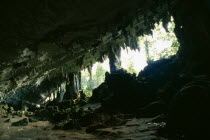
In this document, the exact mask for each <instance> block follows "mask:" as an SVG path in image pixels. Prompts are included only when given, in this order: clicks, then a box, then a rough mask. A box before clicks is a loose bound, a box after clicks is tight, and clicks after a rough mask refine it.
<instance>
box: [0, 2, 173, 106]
mask: <svg viewBox="0 0 210 140" xmlns="http://www.w3.org/2000/svg"><path fill="white" fill-rule="evenodd" d="M169 5H170V4H168V3H165V2H164V1H152V0H147V1H143V0H140V1H139V0H132V1H121V0H115V1H112V0H108V1H96V0H92V1H84V0H82V1H75V0H69V1H59V2H58V1H49V0H45V1H38V0H34V1H30V2H29V1H26V0H23V1H21V2H14V3H11V2H9V1H6V2H4V3H2V4H1V6H0V9H1V12H0V13H1V14H0V17H1V24H0V30H1V33H0V38H1V40H0V48H1V51H0V73H1V77H0V97H1V98H2V99H4V100H6V102H8V103H10V104H19V105H20V101H21V100H23V98H24V101H25V102H30V103H31V104H39V103H43V102H44V101H41V100H39V99H40V97H39V96H41V97H42V99H43V100H45V99H46V98H47V97H49V96H50V94H52V93H56V92H62V94H63V92H65V87H64V85H65V82H66V75H68V73H71V72H78V71H79V70H80V69H81V68H84V67H88V66H91V65H92V64H93V63H94V62H95V61H103V59H104V56H105V55H108V54H109V52H110V46H111V48H113V49H114V46H125V45H127V46H131V48H133V49H135V48H136V47H137V38H136V37H137V36H136V35H142V34H143V33H150V32H151V29H152V28H153V27H154V23H155V22H158V21H160V20H161V19H164V21H167V20H166V19H167V18H168V17H170V16H169V14H167V10H168V8H169ZM168 19H169V18H168ZM61 73H62V74H61ZM51 81H52V82H51ZM46 83H47V85H48V87H49V88H48V89H47V90H46V89H44V90H42V89H43V87H44V85H46ZM40 91H41V93H40ZM28 95H30V96H31V98H33V99H28V97H27V96H28ZM25 97H26V98H25Z"/></svg>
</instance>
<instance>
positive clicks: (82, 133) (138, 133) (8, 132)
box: [0, 116, 165, 140]
mask: <svg viewBox="0 0 210 140" xmlns="http://www.w3.org/2000/svg"><path fill="white" fill-rule="evenodd" d="M25 118H27V117H26V116H22V117H19V116H14V117H12V118H11V119H10V121H9V122H7V120H8V118H4V117H2V116H1V121H0V126H1V127H0V139H1V140H59V139H62V140H63V139H64V140H70V139H71V140H86V139H87V140H92V139H94V140H95V139H96V140H97V139H105V140H109V139H110V140H111V139H120V140H123V139H124V140H134V139H136V140H139V139H141V140H154V139H157V140H164V138H161V137H159V136H158V135H157V129H159V128H160V127H163V126H164V125H165V123H163V122H161V123H156V122H154V121H153V120H155V119H156V118H136V117H134V118H129V119H125V120H123V121H125V124H123V125H118V126H113V127H107V128H99V129H96V130H95V131H94V132H93V133H87V132H86V129H87V128H86V127H82V128H80V129H76V130H61V129H54V125H53V124H51V123H50V122H49V121H37V122H29V123H28V124H27V126H12V123H14V122H18V121H20V120H23V119H25Z"/></svg>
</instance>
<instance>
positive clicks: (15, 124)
mask: <svg viewBox="0 0 210 140" xmlns="http://www.w3.org/2000/svg"><path fill="white" fill-rule="evenodd" d="M27 125H28V118H24V119H22V120H20V121H17V122H14V123H12V126H27Z"/></svg>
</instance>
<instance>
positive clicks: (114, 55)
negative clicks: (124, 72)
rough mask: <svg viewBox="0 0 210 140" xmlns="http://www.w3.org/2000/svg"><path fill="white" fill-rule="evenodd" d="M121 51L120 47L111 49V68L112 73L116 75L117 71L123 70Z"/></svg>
mask: <svg viewBox="0 0 210 140" xmlns="http://www.w3.org/2000/svg"><path fill="white" fill-rule="evenodd" d="M120 57H121V49H120V47H119V46H115V47H110V49H109V66H110V72H111V73H114V72H116V71H117V70H119V69H121V61H120Z"/></svg>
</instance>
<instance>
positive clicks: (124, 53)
mask: <svg viewBox="0 0 210 140" xmlns="http://www.w3.org/2000/svg"><path fill="white" fill-rule="evenodd" d="M171 21H172V22H170V23H169V24H168V32H167V31H166V30H165V29H164V28H163V25H162V22H160V23H159V24H155V29H154V30H153V35H144V36H141V37H139V40H138V45H139V46H138V47H139V48H140V49H139V50H131V49H130V48H129V47H127V48H126V49H122V50H121V67H122V68H123V69H125V70H127V71H128V72H129V73H136V74H137V75H138V73H139V72H140V71H141V70H143V69H144V68H145V67H146V66H147V65H148V64H149V63H152V62H153V61H157V60H160V59H167V58H170V57H171V56H173V55H175V54H176V53H177V51H178V49H179V43H178V41H177V38H176V36H175V34H174V32H173V31H174V28H175V24H174V22H173V18H172V19H171ZM107 71H108V72H109V71H110V70H109V60H108V58H107V59H106V60H105V61H104V62H103V63H98V62H97V63H95V64H94V65H93V67H92V76H90V72H88V70H87V69H85V70H83V71H82V90H83V91H84V92H85V93H86V94H87V95H88V96H91V95H92V90H93V89H94V88H96V87H98V86H99V85H100V84H101V83H102V82H104V79H105V73H106V72H107Z"/></svg>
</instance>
